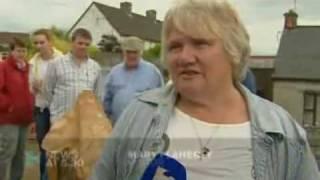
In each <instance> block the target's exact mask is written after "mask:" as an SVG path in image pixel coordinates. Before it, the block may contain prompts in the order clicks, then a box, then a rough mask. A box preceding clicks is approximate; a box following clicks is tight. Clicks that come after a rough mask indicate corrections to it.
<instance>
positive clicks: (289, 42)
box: [273, 26, 320, 80]
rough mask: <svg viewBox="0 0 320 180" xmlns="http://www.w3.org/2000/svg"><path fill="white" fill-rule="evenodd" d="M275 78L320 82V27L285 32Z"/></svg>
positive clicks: (300, 27) (298, 27)
mask: <svg viewBox="0 0 320 180" xmlns="http://www.w3.org/2000/svg"><path fill="white" fill-rule="evenodd" d="M273 77H274V78H276V79H277V78H278V79H295V80H320V26H297V27H296V28H294V29H292V30H285V31H284V32H283V35H282V37H281V42H280V46H279V49H278V54H277V57H276V61H275V73H274V75H273Z"/></svg>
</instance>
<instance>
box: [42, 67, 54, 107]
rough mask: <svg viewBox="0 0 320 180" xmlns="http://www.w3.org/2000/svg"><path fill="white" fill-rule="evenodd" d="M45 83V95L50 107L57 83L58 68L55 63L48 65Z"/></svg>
mask: <svg viewBox="0 0 320 180" xmlns="http://www.w3.org/2000/svg"><path fill="white" fill-rule="evenodd" d="M43 83H44V84H43V95H44V98H45V99H46V102H47V105H48V106H50V104H51V101H52V97H53V94H54V89H55V87H56V83H57V68H56V64H55V62H54V61H53V62H50V64H49V65H48V69H47V73H46V76H45V77H44V79H43Z"/></svg>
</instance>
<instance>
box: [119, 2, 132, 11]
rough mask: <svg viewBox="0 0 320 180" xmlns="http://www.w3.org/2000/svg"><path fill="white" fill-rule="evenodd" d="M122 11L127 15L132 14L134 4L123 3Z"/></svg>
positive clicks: (121, 4) (121, 5)
mask: <svg viewBox="0 0 320 180" xmlns="http://www.w3.org/2000/svg"><path fill="white" fill-rule="evenodd" d="M120 9H121V10H122V11H124V12H125V13H127V14H131V12H132V4H131V2H121V3H120Z"/></svg>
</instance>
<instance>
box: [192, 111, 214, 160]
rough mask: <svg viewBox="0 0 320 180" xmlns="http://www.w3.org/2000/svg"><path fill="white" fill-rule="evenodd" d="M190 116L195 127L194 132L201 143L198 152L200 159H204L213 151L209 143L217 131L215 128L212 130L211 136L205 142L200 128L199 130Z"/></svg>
mask: <svg viewBox="0 0 320 180" xmlns="http://www.w3.org/2000/svg"><path fill="white" fill-rule="evenodd" d="M189 117H190V122H191V124H192V127H193V129H194V132H195V134H196V136H197V139H198V142H199V145H200V151H199V152H198V156H199V159H200V160H202V159H204V158H207V157H208V156H209V155H210V153H211V149H210V148H209V145H210V142H211V140H212V139H213V134H214V132H216V131H215V129H213V130H212V133H211V135H210V136H209V138H208V139H207V141H206V142H205V143H204V142H203V140H202V139H201V137H200V135H199V133H198V130H197V127H196V125H195V123H194V122H193V121H194V120H193V118H192V117H191V116H189ZM219 128H220V127H218V128H217V129H219Z"/></svg>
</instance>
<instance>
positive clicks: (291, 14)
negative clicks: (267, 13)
mask: <svg viewBox="0 0 320 180" xmlns="http://www.w3.org/2000/svg"><path fill="white" fill-rule="evenodd" d="M297 20H298V14H297V13H296V12H295V11H294V10H292V9H291V10H289V11H288V12H286V13H284V29H285V30H291V29H294V28H295V27H297Z"/></svg>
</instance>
